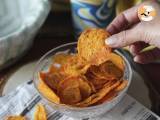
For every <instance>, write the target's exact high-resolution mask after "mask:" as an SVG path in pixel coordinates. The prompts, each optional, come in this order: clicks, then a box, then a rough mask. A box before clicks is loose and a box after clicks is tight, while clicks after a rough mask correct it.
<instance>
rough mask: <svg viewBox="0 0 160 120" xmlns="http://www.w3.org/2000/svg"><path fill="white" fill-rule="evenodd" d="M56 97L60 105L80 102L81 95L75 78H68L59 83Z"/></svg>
mask: <svg viewBox="0 0 160 120" xmlns="http://www.w3.org/2000/svg"><path fill="white" fill-rule="evenodd" d="M58 95H59V97H60V100H61V102H62V103H65V104H74V103H77V102H79V101H81V93H80V89H79V83H78V80H77V78H75V77H70V78H67V79H65V80H63V81H61V82H60V83H59V86H58Z"/></svg>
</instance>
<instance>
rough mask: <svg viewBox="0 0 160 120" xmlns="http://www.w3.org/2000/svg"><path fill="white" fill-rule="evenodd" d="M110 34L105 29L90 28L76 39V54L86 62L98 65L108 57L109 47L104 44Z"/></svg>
mask: <svg viewBox="0 0 160 120" xmlns="http://www.w3.org/2000/svg"><path fill="white" fill-rule="evenodd" d="M109 36H110V35H109V33H108V32H107V31H106V30H105V29H97V28H90V29H87V30H85V31H84V32H82V34H81V35H80V37H79V39H78V54H79V56H80V57H81V58H82V59H83V60H85V61H86V62H88V63H90V64H92V65H99V64H101V63H103V62H105V61H106V60H108V59H109V55H110V53H111V48H110V47H109V46H107V45H106V44H105V39H106V38H108V37H109Z"/></svg>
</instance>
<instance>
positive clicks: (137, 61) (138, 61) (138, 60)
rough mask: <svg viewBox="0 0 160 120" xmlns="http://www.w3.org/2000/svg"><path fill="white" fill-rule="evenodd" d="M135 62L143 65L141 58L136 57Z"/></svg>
mask: <svg viewBox="0 0 160 120" xmlns="http://www.w3.org/2000/svg"><path fill="white" fill-rule="evenodd" d="M133 60H134V62H136V63H143V62H142V61H141V59H140V58H139V56H135V57H134V59H133Z"/></svg>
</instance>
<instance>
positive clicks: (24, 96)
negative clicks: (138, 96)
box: [0, 81, 160, 120]
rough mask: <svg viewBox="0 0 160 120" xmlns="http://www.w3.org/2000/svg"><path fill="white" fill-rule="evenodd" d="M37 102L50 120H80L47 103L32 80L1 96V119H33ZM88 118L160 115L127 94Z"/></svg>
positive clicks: (152, 119)
mask: <svg viewBox="0 0 160 120" xmlns="http://www.w3.org/2000/svg"><path fill="white" fill-rule="evenodd" d="M37 103H41V104H43V105H44V106H45V108H46V111H47V118H48V120H80V119H76V118H71V117H68V116H66V115H63V114H62V113H59V112H57V111H55V110H54V109H53V108H51V107H50V106H49V105H47V103H46V102H45V100H44V99H42V98H41V97H40V96H39V94H38V93H37V91H36V89H35V88H34V85H33V82H32V81H29V82H26V83H24V84H22V85H20V86H19V87H18V88H16V89H15V90H14V91H12V92H11V93H10V94H8V95H6V96H3V97H1V98H0V120H5V118H6V117H7V116H9V115H24V116H26V117H27V119H28V120H33V116H34V115H33V114H34V109H35V105H36V104H37ZM87 120H160V117H158V116H157V115H156V114H154V113H153V112H151V111H150V110H149V109H147V108H146V107H144V106H143V105H142V104H140V103H139V102H137V101H136V100H135V99H134V98H132V97H131V96H129V95H127V94H126V95H125V97H124V98H123V99H122V100H121V102H120V103H119V104H118V105H116V106H115V107H114V108H113V109H112V110H110V111H109V112H107V113H106V114H105V115H103V116H100V117H98V118H94V119H93V118H90V119H87Z"/></svg>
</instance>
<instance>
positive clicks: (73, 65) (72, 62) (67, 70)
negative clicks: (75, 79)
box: [60, 56, 90, 76]
mask: <svg viewBox="0 0 160 120" xmlns="http://www.w3.org/2000/svg"><path fill="white" fill-rule="evenodd" d="M89 66H90V65H89V64H88V65H86V64H85V63H83V62H82V61H79V58H78V56H74V57H71V58H70V59H68V61H67V63H66V64H65V65H63V66H62V68H61V71H60V72H61V74H62V75H64V76H78V75H81V74H84V73H85V72H86V71H87V69H88V68H89Z"/></svg>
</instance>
